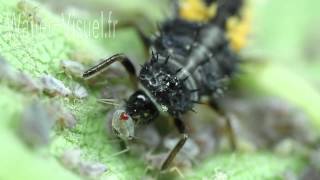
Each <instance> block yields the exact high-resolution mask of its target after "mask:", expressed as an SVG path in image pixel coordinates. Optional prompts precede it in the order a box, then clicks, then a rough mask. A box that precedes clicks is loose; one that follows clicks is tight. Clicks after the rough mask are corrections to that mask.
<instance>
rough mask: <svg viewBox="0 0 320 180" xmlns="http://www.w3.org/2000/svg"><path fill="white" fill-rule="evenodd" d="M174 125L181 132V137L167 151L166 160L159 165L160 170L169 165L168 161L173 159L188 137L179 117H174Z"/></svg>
mask: <svg viewBox="0 0 320 180" xmlns="http://www.w3.org/2000/svg"><path fill="white" fill-rule="evenodd" d="M174 122H175V126H176V127H177V128H178V130H179V132H180V133H181V135H182V137H181V138H180V140H179V141H178V143H177V144H176V145H175V147H174V148H173V149H172V150H171V151H170V152H169V154H168V156H167V158H166V160H165V161H164V162H163V164H162V165H161V170H165V169H167V168H168V167H169V165H170V163H171V162H172V161H173V160H174V158H175V157H176V155H177V154H178V152H179V151H180V150H181V148H182V147H183V145H184V144H185V143H186V141H187V139H188V134H187V133H186V127H185V124H184V122H183V121H182V120H181V119H180V118H175V119H174Z"/></svg>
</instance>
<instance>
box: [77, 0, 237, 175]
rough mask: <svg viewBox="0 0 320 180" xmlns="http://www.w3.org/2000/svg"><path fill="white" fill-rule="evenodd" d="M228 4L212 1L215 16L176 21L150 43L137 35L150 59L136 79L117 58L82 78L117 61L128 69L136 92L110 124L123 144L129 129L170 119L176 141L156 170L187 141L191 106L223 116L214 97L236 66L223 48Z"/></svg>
mask: <svg viewBox="0 0 320 180" xmlns="http://www.w3.org/2000/svg"><path fill="white" fill-rule="evenodd" d="M234 2H235V1H234V0H226V1H218V2H217V3H218V4H217V5H218V8H217V13H216V16H215V17H213V18H211V19H210V20H209V21H208V23H205V24H200V23H195V22H188V21H185V20H182V19H180V18H179V17H176V18H173V19H170V20H167V21H166V22H164V23H163V24H162V25H161V26H160V29H159V31H160V33H159V36H157V37H156V38H155V39H153V40H151V39H149V38H148V37H145V36H142V39H143V42H144V44H145V45H146V46H147V48H149V49H150V50H151V51H152V55H151V58H150V61H148V62H146V63H145V64H144V65H142V67H141V71H140V74H139V76H136V70H135V67H134V65H133V64H132V62H131V60H130V59H129V58H128V57H126V56H125V55H123V54H117V55H114V56H112V57H110V58H108V59H106V60H104V61H102V62H101V63H99V64H98V65H96V66H94V67H92V68H90V69H89V70H87V71H85V73H84V74H83V77H84V78H85V79H89V78H91V77H93V76H96V75H98V74H100V73H101V72H103V71H104V70H105V69H106V68H107V67H108V66H109V65H111V64H113V63H114V62H121V64H122V65H123V66H124V67H125V69H126V70H127V71H128V73H129V75H130V78H131V81H132V83H133V84H134V87H135V89H136V91H135V92H134V93H133V94H132V95H131V96H130V97H129V99H128V100H127V101H126V103H125V104H124V107H122V109H121V110H119V111H118V112H116V113H115V117H114V118H113V120H112V121H113V127H114V132H115V133H116V134H118V136H119V137H120V138H121V139H123V140H125V141H128V140H130V139H132V138H133V137H134V128H135V126H138V125H142V124H147V123H150V122H152V121H154V120H155V119H156V118H157V117H159V115H160V114H167V115H169V116H171V117H172V118H173V120H174V124H175V126H176V127H177V129H178V131H179V132H180V134H181V137H180V140H179V141H178V142H177V144H176V145H175V146H174V148H173V149H172V150H171V151H170V152H169V154H168V155H167V156H166V158H165V160H164V161H163V162H162V164H161V168H160V169H161V170H164V169H166V168H168V166H169V165H170V163H171V162H172V161H173V159H174V157H175V156H176V154H177V153H178V152H179V151H180V149H181V148H182V147H183V146H184V144H185V142H186V141H187V139H188V133H187V128H186V126H185V123H184V121H183V115H184V114H186V113H187V112H188V111H192V110H193V107H194V104H197V103H208V104H209V105H210V106H211V107H212V108H213V109H214V110H216V111H217V112H218V113H219V114H220V115H222V116H225V113H224V111H223V109H222V108H221V106H220V103H219V96H221V95H222V94H223V92H224V90H225V88H226V84H227V82H228V80H229V79H230V78H231V77H232V76H233V74H234V73H235V72H236V71H237V67H238V66H237V64H238V62H239V60H238V57H237V55H236V54H235V53H234V52H233V51H232V50H231V49H230V48H229V42H228V39H227V38H226V33H225V28H226V23H227V22H226V21H227V19H228V17H230V16H233V15H237V14H238V13H239V9H240V8H241V6H240V5H241V4H242V3H241V2H242V1H241V0H236V3H234ZM140 35H141V34H140ZM225 119H226V125H227V128H226V129H228V137H229V139H230V142H231V146H232V148H235V146H236V144H235V138H234V135H233V131H232V128H231V123H230V121H229V119H228V118H225Z"/></svg>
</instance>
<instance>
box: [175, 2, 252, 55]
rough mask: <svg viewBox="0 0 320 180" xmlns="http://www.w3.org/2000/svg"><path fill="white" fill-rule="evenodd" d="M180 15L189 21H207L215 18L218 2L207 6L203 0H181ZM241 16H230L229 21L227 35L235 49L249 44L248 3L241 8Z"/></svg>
mask: <svg viewBox="0 0 320 180" xmlns="http://www.w3.org/2000/svg"><path fill="white" fill-rule="evenodd" d="M179 3H180V6H179V15H180V17H181V18H183V19H186V20H188V21H195V22H207V21H208V20H210V19H212V18H214V16H215V15H216V11H217V5H216V3H213V4H211V5H210V6H207V5H206V4H205V3H204V1H203V0H180V1H179ZM240 14H241V16H240V17H236V16H233V17H230V18H229V19H228V21H227V27H226V28H227V37H228V38H229V40H230V46H231V48H232V49H233V50H234V51H239V50H241V49H242V48H243V47H244V46H245V45H246V44H247V38H248V34H249V33H250V27H251V11H250V7H249V5H248V4H245V5H244V7H242V9H241V13H240Z"/></svg>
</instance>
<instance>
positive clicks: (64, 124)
mask: <svg viewBox="0 0 320 180" xmlns="http://www.w3.org/2000/svg"><path fill="white" fill-rule="evenodd" d="M47 109H48V112H49V113H50V115H51V117H52V118H53V119H54V122H56V123H57V124H58V126H59V127H61V128H69V129H72V128H74V127H75V126H76V124H77V122H78V121H77V118H76V116H75V115H74V114H73V113H72V112H71V111H70V110H69V109H67V108H66V107H64V106H63V105H61V104H59V103H57V102H53V103H51V104H50V105H48V106H47Z"/></svg>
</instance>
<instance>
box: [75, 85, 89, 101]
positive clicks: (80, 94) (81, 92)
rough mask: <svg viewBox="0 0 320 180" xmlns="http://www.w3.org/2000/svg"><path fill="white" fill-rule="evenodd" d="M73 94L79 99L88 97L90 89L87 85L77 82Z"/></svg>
mask: <svg viewBox="0 0 320 180" xmlns="http://www.w3.org/2000/svg"><path fill="white" fill-rule="evenodd" d="M72 95H73V97H75V98H78V99H84V98H86V97H88V91H87V89H86V88H85V87H83V86H81V85H80V84H75V86H74V87H73V88H72Z"/></svg>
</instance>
